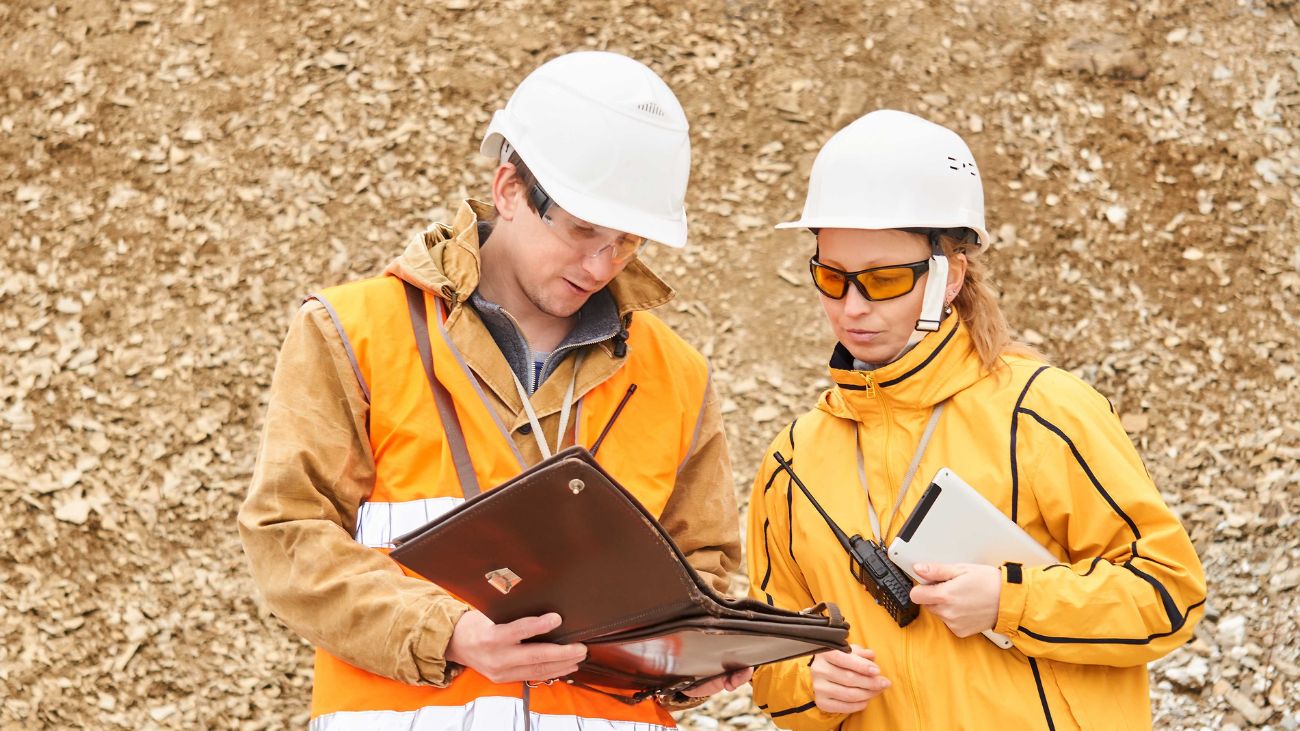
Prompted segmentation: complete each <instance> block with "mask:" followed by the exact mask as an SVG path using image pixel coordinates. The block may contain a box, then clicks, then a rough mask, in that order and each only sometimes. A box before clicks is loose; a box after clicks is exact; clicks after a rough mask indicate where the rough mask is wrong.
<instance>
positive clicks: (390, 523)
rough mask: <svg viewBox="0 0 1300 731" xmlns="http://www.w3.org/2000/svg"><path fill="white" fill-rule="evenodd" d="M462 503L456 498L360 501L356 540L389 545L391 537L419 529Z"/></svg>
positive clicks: (391, 543) (378, 545)
mask: <svg viewBox="0 0 1300 731" xmlns="http://www.w3.org/2000/svg"><path fill="white" fill-rule="evenodd" d="M463 502H465V498H459V497H431V498H426V499H424V500H410V501H407V502H403V503H361V509H360V510H359V511H357V543H360V544H362V545H365V546H370V547H371V548H392V547H393V539H394V538H397V537H398V536H400V535H403V534H405V533H410V532H411V531H413V530H415V529H416V528H419V527H420V526H422V525H424V524H425V523H428V522H429V521H431V520H433V519H434V518H436V517H438V516H439V515H442V514H443V513H445V512H447V511H448V510H451V509H452V508H454V507H456V506H457V505H460V504H461V503H463Z"/></svg>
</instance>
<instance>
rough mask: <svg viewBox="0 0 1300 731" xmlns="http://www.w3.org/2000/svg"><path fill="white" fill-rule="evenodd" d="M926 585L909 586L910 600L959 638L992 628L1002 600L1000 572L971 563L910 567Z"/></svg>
mask: <svg viewBox="0 0 1300 731" xmlns="http://www.w3.org/2000/svg"><path fill="white" fill-rule="evenodd" d="M912 570H913V571H915V572H916V573H917V575H918V576H920V577H921V578H922V579H925V580H926V581H929V582H931V583H929V584H918V585H916V586H914V587H912V601H914V602H916V603H917V604H920V605H921V606H923V607H925V608H926V609H928V610H930V612H931V613H932V614H934V616H936V617H938V618H939V619H942V620H943V623H944V624H946V625H948V629H949V630H951V631H952V633H953V634H954V635H957V636H958V637H970V636H971V635H973V634H978V633H980V632H983V631H984V630H988V629H993V625H995V624H997V621H998V601H999V600H1000V599H1001V598H1002V572H1001V571H1000V570H999V569H998V568H997V567H995V566H983V565H981V564H972V563H953V564H921V563H919V564H917V565H915V566H913V567H912Z"/></svg>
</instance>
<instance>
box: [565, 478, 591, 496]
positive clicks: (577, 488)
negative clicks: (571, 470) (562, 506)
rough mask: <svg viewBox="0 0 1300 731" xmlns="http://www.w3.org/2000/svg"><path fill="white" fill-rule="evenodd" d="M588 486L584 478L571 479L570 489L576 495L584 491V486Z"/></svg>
mask: <svg viewBox="0 0 1300 731" xmlns="http://www.w3.org/2000/svg"><path fill="white" fill-rule="evenodd" d="M586 486H587V485H586V483H584V482H583V481H582V480H577V479H574V480H569V491H570V492H572V493H573V494H574V495H577V494H578V493H580V492H582V488H584V487H586Z"/></svg>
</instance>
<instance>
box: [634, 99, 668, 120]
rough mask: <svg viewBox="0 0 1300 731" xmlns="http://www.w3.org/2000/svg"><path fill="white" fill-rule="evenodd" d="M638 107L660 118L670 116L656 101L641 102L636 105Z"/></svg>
mask: <svg viewBox="0 0 1300 731" xmlns="http://www.w3.org/2000/svg"><path fill="white" fill-rule="evenodd" d="M636 108H637V109H640V110H641V111H643V112H645V113H646V114H653V115H654V116H656V117H659V118H660V119H663V118H665V117H667V116H668V115H667V114H664V109H663V107H661V106H659V105H658V104H656V103H654V102H641V103H640V104H638V105H636Z"/></svg>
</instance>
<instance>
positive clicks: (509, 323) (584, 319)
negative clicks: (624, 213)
mask: <svg viewBox="0 0 1300 731" xmlns="http://www.w3.org/2000/svg"><path fill="white" fill-rule="evenodd" d="M469 304H470V305H471V306H472V307H473V308H474V310H475V311H476V312H478V315H479V318H480V319H482V320H483V324H484V326H486V327H487V330H488V332H489V333H491V334H492V339H493V340H495V341H496V344H497V347H498V348H500V349H501V354H502V355H504V356H505V358H506V362H507V363H509V364H510V369H511V370H512V371H514V372H515V376H516V377H518V378H519V382H520V383H522V384H524V385H525V386H526V387H527V388H528V392H529V393H533V392H535V391H536V390H537V388H538V387H539V386H541V385H542V383H543V382H544V381H545V380H546V379H547V377H548V376H550V375H551V373H553V372H555V369H556V367H558V366H559V364H560V362H561V361H563V360H564V357H565V356H566V355H568V354H569V353H572V352H574V351H575V350H577V349H578V348H582V347H585V346H588V345H595V344H596V343H600V342H604V341H605V340H609V339H610V338H613V337H615V336H617V335H619V334H620V333H621V332H622V330H623V323H622V322H621V321H620V320H619V317H618V307H617V306H616V305H615V304H614V297H613V295H611V294H610V293H609V290H606V289H602V290H600V291H599V292H597V293H595V294H593V295H592V296H591V297H590V298H589V299H588V300H587V303H586V304H584V305H583V306H582V309H580V310H578V322H577V324H575V325H574V326H573V330H571V331H569V334H568V335H567V336H566V337H565V338H564V340H563V341H562V342H561V343H560V344H559V345H558V346H556V347H555V349H554V350H552V351H551V353H550V355H549V356H548V357H547V358H546V363H545V365H543V366H542V372H541V376H539V377H538V378H536V379H534V378H533V367H532V349H531V348H530V347H529V345H528V340H527V339H526V338H524V334H523V332H521V331H520V330H519V325H518V324H517V323H516V322H515V319H514V318H513V317H511V316H510V313H508V312H506V311H505V309H504V308H502V307H501V306H500V305H498V304H496V303H495V302H491V301H489V300H488V299H487V298H486V297H484V296H483V295H481V294H479V291H478V290H477V289H476V290H474V293H473V294H471V295H470V297H469Z"/></svg>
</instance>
